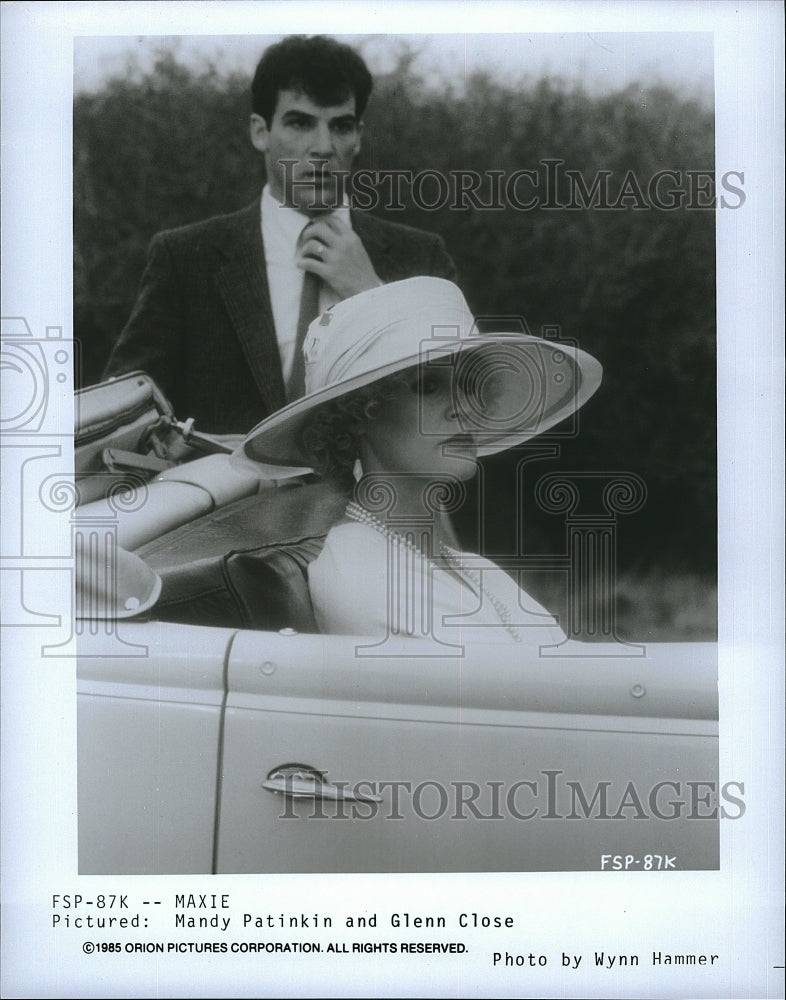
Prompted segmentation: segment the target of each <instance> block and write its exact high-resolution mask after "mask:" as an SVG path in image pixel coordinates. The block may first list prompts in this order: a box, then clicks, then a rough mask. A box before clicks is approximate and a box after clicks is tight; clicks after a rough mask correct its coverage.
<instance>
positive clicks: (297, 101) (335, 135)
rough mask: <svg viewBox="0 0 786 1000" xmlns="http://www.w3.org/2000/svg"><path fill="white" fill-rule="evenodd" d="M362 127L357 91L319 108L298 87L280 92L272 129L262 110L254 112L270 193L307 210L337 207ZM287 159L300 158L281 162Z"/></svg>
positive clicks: (308, 212)
mask: <svg viewBox="0 0 786 1000" xmlns="http://www.w3.org/2000/svg"><path fill="white" fill-rule="evenodd" d="M361 128H362V126H361V124H360V122H358V120H357V117H356V115H355V98H354V96H353V97H350V98H349V99H348V100H346V101H344V103H343V104H336V105H331V106H330V107H320V105H318V104H314V102H313V101H312V100H311V99H310V98H308V97H306V95H305V94H302V93H300V92H299V91H296V90H282V91H280V92H279V95H278V100H277V101H276V107H275V110H274V112H273V119H272V121H271V123H270V127H269V128H268V126H267V123H266V122H265V119H264V118H262V117H261V116H260V115H256V114H253V115H251V142H252V144H253V145H254V147H255V148H256V149H258V150H259V151H260V152H261V153H263V154H264V156H265V168H266V170H267V179H268V184H269V185H270V193H271V194H272V195H273V197H274V198H276V199H277V200H278V201H280V202H282V203H284V204H287V205H291V206H292V207H293V208H296V209H297V210H298V211H299V212H303V213H304V214H306V215H316V214H319V213H320V212H326V211H330V210H331V209H333V208H336V207H337V206H338V205H340V204H341V201H342V196H343V187H344V178H343V177H342V176H341V172H342V171H343V172H344V173H345V175H346V174H348V173H349V171H350V170H351V169H352V163H353V161H354V159H355V156H356V155H357V153H358V151H359V150H360V133H361ZM287 160H288V161H295V162H294V163H292V162H290V163H289V165H286V164H285V163H284V162H282V161H287ZM315 161H316V162H315Z"/></svg>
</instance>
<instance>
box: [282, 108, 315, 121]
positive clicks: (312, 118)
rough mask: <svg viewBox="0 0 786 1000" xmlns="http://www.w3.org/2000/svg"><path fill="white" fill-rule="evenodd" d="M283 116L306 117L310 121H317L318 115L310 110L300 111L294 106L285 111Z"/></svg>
mask: <svg viewBox="0 0 786 1000" xmlns="http://www.w3.org/2000/svg"><path fill="white" fill-rule="evenodd" d="M282 117H283V118H285V119H286V118H306V119H308V121H312V122H313V121H316V115H312V114H310V113H309V112H308V111H298V109H297V108H292V109H291V110H290V111H285V112H284V114H283V116H282Z"/></svg>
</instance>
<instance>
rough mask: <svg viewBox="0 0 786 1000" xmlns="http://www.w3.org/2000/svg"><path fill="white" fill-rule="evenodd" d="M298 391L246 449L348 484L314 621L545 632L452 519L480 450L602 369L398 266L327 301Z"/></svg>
mask: <svg viewBox="0 0 786 1000" xmlns="http://www.w3.org/2000/svg"><path fill="white" fill-rule="evenodd" d="M304 354H305V360H306V389H307V392H306V395H305V396H304V397H303V398H302V399H300V400H297V401H296V402H294V403H292V404H291V405H290V406H288V407H286V408H285V409H283V410H281V411H279V412H278V413H277V414H274V415H273V416H272V417H270V418H268V419H267V420H265V421H264V422H263V423H262V424H260V425H259V426H258V427H257V428H255V430H254V431H252V433H251V434H250V435H249V438H248V439H247V441H246V445H245V452H246V454H247V455H248V456H249V457H250V458H253V459H255V460H256V461H262V462H265V463H270V464H274V465H282V464H284V465H296V466H310V467H312V468H314V469H315V470H316V471H317V472H319V473H320V474H321V475H322V476H323V477H325V478H326V479H327V480H329V481H330V482H331V483H332V484H333V485H334V487H335V489H337V490H341V491H343V492H344V493H345V494H346V496H347V506H346V510H345V515H344V518H343V519H342V521H341V522H340V523H338V524H337V525H336V526H335V527H333V528H332V529H331V531H330V532H329V533H328V536H327V538H326V540H325V545H324V548H323V550H322V552H321V554H320V555H319V557H318V558H317V559H316V560H315V561H314V562H313V563H312V564H311V566H310V567H309V589H310V591H311V597H312V602H313V605H314V611H315V614H316V617H317V621H318V623H319V625H320V627H321V629H322V631H324V632H330V633H344V634H355V635H377V636H380V637H382V638H383V639H384V638H387V637H388V636H408V637H417V638H424V639H426V638H428V639H431V640H432V641H437V642H442V643H447V644H451V645H457V644H458V645H460V644H462V643H464V642H467V641H488V640H492V641H497V642H499V641H513V642H519V643H520V642H536V643H539V644H555V643H559V642H562V641H564V638H565V637H564V634H563V633H562V631H561V630H560V629H559V627H558V626H557V624H556V622H555V621H554V619H553V618H552V617H551V616H550V615H549V614H548V612H547V611H546V610H545V609H544V608H542V607H541V606H540V605H539V604H538V603H537V602H536V601H534V600H533V598H531V597H530V596H529V595H528V594H527V593H526V592H525V591H523V590H522V589H521V588H519V587H518V586H517V584H516V583H515V582H514V580H513V579H511V577H509V576H508V575H507V574H506V573H505V572H503V571H502V570H501V569H500V568H499V567H497V566H495V565H494V564H493V563H491V562H489V561H488V560H487V559H484V558H482V557H481V556H479V555H474V554H468V553H462V552H461V551H460V549H459V546H458V542H457V540H456V537H455V534H454V532H453V529H452V526H451V523H450V517H449V514H450V511H451V510H453V509H455V508H456V506H458V505H459V504H460V502H461V499H462V497H463V496H464V493H465V486H464V484H465V482H466V481H467V480H468V479H470V478H471V477H472V476H473V475H474V473H475V471H476V461H477V458H478V457H479V456H481V455H488V454H492V453H494V452H497V451H501V450H502V449H504V448H508V447H511V446H512V445H514V444H519V443H521V442H523V441H526V440H528V439H530V438H532V437H534V436H535V435H536V434H540V433H542V432H543V431H544V430H546V429H548V428H549V427H551V426H553V425H554V424H556V423H557V422H559V421H560V420H562V419H564V418H566V417H568V416H569V415H571V414H572V413H574V412H575V410H576V409H577V408H578V407H579V406H580V405H582V403H584V402H585V400H586V399H588V398H589V396H590V395H591V394H592V393H593V392H594V391H595V389H596V388H597V386H598V385H599V383H600V374H601V370H600V365H599V364H598V363H597V362H596V361H595V360H594V359H592V358H590V357H589V356H588V355H586V354H584V353H583V352H581V351H577V350H574V349H571V348H568V347H565V346H563V345H558V344H554V343H552V342H549V341H546V340H542V339H540V338H537V337H531V336H529V335H523V334H520V335H512V334H503V333H491V334H480V333H479V332H478V330H477V326H476V324H475V321H474V319H473V317H472V315H471V313H470V311H469V308H468V306H467V304H466V302H465V300H464V297H463V295H462V294H461V291H460V290H459V289H458V288H457V287H456V286H455V285H453V284H452V283H451V282H448V281H444V280H442V279H439V278H411V279H408V280H406V281H400V282H394V283H392V284H389V285H383V286H380V287H379V288H375V289H372V290H371V291H367V292H363V293H361V294H360V295H356V296H354V297H352V298H351V299H347V300H345V301H344V302H341V303H339V304H338V305H336V306H334V307H332V309H331V310H329V311H328V312H327V313H324V314H323V315H322V316H321V317H320V318H318V319H317V320H315V322H314V323H313V324H312V325H311V327H310V328H309V332H308V336H307V338H306V342H305V344H304Z"/></svg>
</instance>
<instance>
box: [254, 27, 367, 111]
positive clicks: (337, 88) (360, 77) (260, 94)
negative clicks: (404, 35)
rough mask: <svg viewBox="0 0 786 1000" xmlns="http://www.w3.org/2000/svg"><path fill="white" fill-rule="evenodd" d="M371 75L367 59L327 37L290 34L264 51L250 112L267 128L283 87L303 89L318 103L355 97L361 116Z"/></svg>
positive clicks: (336, 102)
mask: <svg viewBox="0 0 786 1000" xmlns="http://www.w3.org/2000/svg"><path fill="white" fill-rule="evenodd" d="M371 86H372V80H371V74H370V73H369V71H368V67H367V66H366V64H365V63H364V62H363V60H362V58H361V57H360V56H359V55H358V54H357V52H355V50H354V49H352V48H350V47H349V45H344V44H343V43H342V42H337V41H336V40H335V39H334V38H328V37H326V36H325V35H313V36H312V37H311V38H307V37H306V36H305V35H290V36H289V37H288V38H285V39H283V40H282V41H280V42H276V44H275V45H271V46H270V48H268V49H265V52H264V54H263V56H262V58H261V59H260V60H259V63H258V64H257V69H256V73H254V80H253V82H252V84H251V110H252V111H253V112H254V113H255V114H257V115H261V116H262V117H263V118H264V119H265V122H266V124H267V126H268V128H269V127H270V124H271V122H272V120H273V112H274V111H275V109H276V101H277V100H278V95H279V92H280V91H282V90H295V91H301V92H302V93H304V94H305V95H306V97H308V98H309V99H310V100H312V101H313V102H314V104H317V105H319V107H327V106H329V105H334V104H343V102H344V101H346V100H348V99H349V98H350V97H351V96H353V95H354V97H355V114H356V115H357V118H358V119H360V117H361V116H362V114H363V112H364V110H365V108H366V103H367V102H368V97H369V94H370V93H371Z"/></svg>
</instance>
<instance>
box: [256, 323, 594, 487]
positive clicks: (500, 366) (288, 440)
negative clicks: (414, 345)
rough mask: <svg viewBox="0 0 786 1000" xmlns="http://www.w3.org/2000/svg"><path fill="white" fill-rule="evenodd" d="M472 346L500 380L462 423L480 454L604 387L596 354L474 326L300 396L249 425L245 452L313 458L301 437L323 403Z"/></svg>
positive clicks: (286, 460) (554, 420)
mask: <svg viewBox="0 0 786 1000" xmlns="http://www.w3.org/2000/svg"><path fill="white" fill-rule="evenodd" d="M467 352H472V358H471V360H470V362H469V363H470V364H471V365H472V366H474V367H475V369H476V371H475V372H474V375H475V376H476V378H475V381H476V383H477V384H480V383H482V382H483V380H484V379H488V377H493V379H494V381H495V390H494V396H495V402H494V405H493V406H485V405H480V406H473V405H472V403H471V402H470V405H469V406H468V407H466V408H465V410H464V411H463V412H462V414H461V415H460V417H459V419H460V421H461V422H462V425H463V427H462V429H466V430H469V431H471V432H472V434H473V437H474V438H475V440H476V443H477V454H478V456H479V457H481V456H484V455H492V454H495V453H496V452H500V451H504V450H505V449H507V448H512V447H514V446H515V445H517V444H522V443H523V442H525V441H528V440H530V439H531V438H533V437H536V436H537V435H539V434H543V433H544V432H545V431H547V430H549V429H550V428H551V427H554V426H555V425H556V424H558V423H560V422H561V421H563V420H565V419H567V418H568V417H570V416H572V415H573V414H574V413H575V412H576V411H577V410H578V409H579V408H580V407H581V406H583V404H584V403H585V402H586V401H587V400H588V399H589V398H590V396H591V395H592V394H593V393H594V392H595V390H596V389H597V388H598V386H599V385H600V382H601V377H602V371H603V370H602V367H601V365H600V363H599V362H598V361H597V360H596V359H595V358H593V357H591V356H590V355H589V354H586V353H585V352H584V351H581V350H579V349H578V348H575V347H571V346H569V345H566V344H560V343H555V342H552V341H549V340H545V339H543V338H541V337H533V336H531V335H529V334H510V333H483V334H476V335H474V336H471V337H464V338H461V339H457V340H455V341H454V342H452V343H450V344H446V345H445V346H444V347H439V348H437V349H435V350H433V351H429V352H428V357H426V358H425V359H424V357H423V355H422V354H421V355H411V356H410V357H406V358H399V359H397V360H396V361H395V362H391V363H390V364H388V365H384V366H380V367H379V368H377V369H375V370H374V371H373V372H371V373H368V372H367V373H363V374H359V375H357V376H354V377H352V378H348V379H345V380H343V381H340V382H336V383H334V384H332V385H329V386H326V387H325V388H324V389H320V390H318V391H316V392H312V393H309V394H308V395H306V396H303V397H302V398H301V399H297V400H295V401H294V402H292V403H290V404H289V405H288V406H285V407H284V408H283V409H281V410H278V411H277V412H276V413H274V414H272V415H271V416H270V417H267V418H266V419H265V420H263V421H262V422H261V423H259V424H257V426H256V427H254V428H253V429H252V430H251V431H250V432H249V434H248V435H247V436H246V439H245V441H244V442H243V445H242V454H244V455H245V456H246V457H247V458H249V459H251V460H252V461H255V462H262V463H265V464H267V465H272V466H279V467H283V468H291V467H293V466H297V467H300V466H308V465H309V464H310V458H309V456H308V455H306V454H305V453H304V451H303V449H302V446H301V443H300V439H301V435H302V431H303V429H304V428H305V427H306V425H307V424H308V422H309V420H310V419H311V416H312V414H313V413H314V412H315V410H317V409H318V408H319V407H321V406H323V405H325V404H326V403H329V402H331V401H332V400H334V399H337V398H338V397H340V396H344V395H347V394H349V393H351V392H353V391H355V390H357V389H360V388H363V387H365V386H369V385H372V384H374V383H375V382H379V381H380V380H382V379H384V378H386V377H387V376H388V375H393V374H395V373H397V372H402V371H405V370H406V369H408V368H416V367H419V366H421V365H424V364H426V365H428V364H437V365H443V366H444V365H445V364H450V363H453V361H454V360H456V362H457V363H459V361H458V357H457V356H459V355H466V354H467ZM462 360H465V361H466V360H467V359H462Z"/></svg>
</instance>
